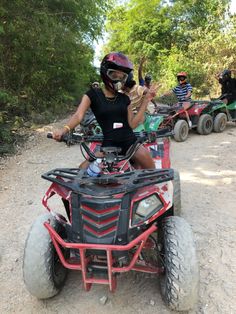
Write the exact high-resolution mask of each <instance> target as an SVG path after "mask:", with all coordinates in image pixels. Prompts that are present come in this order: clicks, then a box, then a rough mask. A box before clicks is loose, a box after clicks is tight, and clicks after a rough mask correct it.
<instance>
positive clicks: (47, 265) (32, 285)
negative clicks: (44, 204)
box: [23, 213, 67, 299]
mask: <svg viewBox="0 0 236 314" xmlns="http://www.w3.org/2000/svg"><path fill="white" fill-rule="evenodd" d="M49 219H50V224H51V226H52V227H53V228H54V229H55V230H56V231H57V233H59V234H60V235H61V236H63V234H64V235H65V231H64V230H63V227H62V225H60V224H59V223H58V222H57V221H56V220H55V218H54V217H53V216H52V215H51V214H49V213H47V214H44V215H41V216H39V217H38V218H37V219H36V221H35V222H34V223H33V225H32V227H31V229H30V232H29V234H28V237H27V240H26V244H25V250H24V261H23V277H24V282H25V285H26V288H27V289H28V291H29V292H30V293H31V294H32V295H34V296H35V297H37V298H38V299H47V298H51V297H53V296H54V295H56V294H57V293H58V292H59V291H60V290H61V288H62V287H63V285H64V283H65V280H66V277H67V269H66V268H64V267H63V265H62V264H61V262H60V259H59V257H58V255H57V253H56V250H55V248H54V246H53V243H52V241H51V238H50V235H49V233H48V230H47V229H46V228H45V227H44V225H43V223H44V222H46V221H48V220H49Z"/></svg>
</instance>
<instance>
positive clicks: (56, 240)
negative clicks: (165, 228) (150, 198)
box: [44, 222, 163, 292]
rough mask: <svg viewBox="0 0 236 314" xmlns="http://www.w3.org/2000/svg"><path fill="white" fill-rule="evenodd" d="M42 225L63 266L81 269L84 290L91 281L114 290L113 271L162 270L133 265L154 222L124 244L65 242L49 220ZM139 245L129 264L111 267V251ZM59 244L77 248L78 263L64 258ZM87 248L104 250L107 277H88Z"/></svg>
mask: <svg viewBox="0 0 236 314" xmlns="http://www.w3.org/2000/svg"><path fill="white" fill-rule="evenodd" d="M44 226H45V227H46V229H47V230H48V232H49V234H50V237H51V239H52V242H53V244H54V247H55V249H56V251H57V254H58V256H59V258H60V261H61V263H62V265H63V266H64V267H65V268H68V269H73V270H81V272H82V278H83V283H84V288H85V290H86V291H88V290H90V288H91V286H92V284H93V283H99V284H107V285H109V289H110V291H112V292H113V291H114V290H115V288H116V277H115V275H114V274H115V273H121V272H127V271H130V270H135V271H141V272H146V273H153V274H158V273H162V272H163V268H160V267H152V266H148V265H147V266H140V265H135V263H136V262H137V259H138V256H139V254H140V253H141V251H142V249H143V247H144V246H145V243H146V241H147V239H148V237H149V236H150V235H151V234H152V233H153V232H155V231H156V230H157V229H158V228H157V226H156V224H153V225H152V226H151V227H150V228H149V229H147V230H146V231H144V232H143V233H142V234H141V235H139V236H138V237H137V238H136V239H134V240H133V241H131V242H130V243H128V244H126V245H111V244H91V243H68V242H65V241H64V240H63V239H62V238H61V237H60V236H59V234H58V233H57V232H56V231H55V230H54V229H53V227H52V226H51V225H50V223H49V222H45V223H44ZM136 245H139V247H138V249H137V251H136V252H135V254H134V256H133V258H132V260H131V261H130V263H129V265H127V266H124V267H113V266H112V264H113V258H112V251H129V250H130V249H132V248H133V247H134V246H136ZM60 246H62V247H64V248H68V249H78V250H79V252H80V263H70V262H68V260H66V259H65V257H64V255H63V253H62V250H61V248H60ZM87 249H93V250H105V251H106V253H107V273H108V278H107V279H101V278H95V277H91V278H88V277H87V276H86V274H87V265H88V262H89V261H90V258H87V257H86V256H85V252H86V250H87Z"/></svg>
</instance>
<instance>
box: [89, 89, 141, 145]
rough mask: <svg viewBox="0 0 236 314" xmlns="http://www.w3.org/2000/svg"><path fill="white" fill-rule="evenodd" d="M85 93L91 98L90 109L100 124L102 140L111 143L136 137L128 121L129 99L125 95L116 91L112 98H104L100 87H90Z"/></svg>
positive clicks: (132, 139) (133, 139)
mask: <svg viewBox="0 0 236 314" xmlns="http://www.w3.org/2000/svg"><path fill="white" fill-rule="evenodd" d="M86 95H87V96H88V97H89V98H90V100H91V105H90V107H91V109H92V111H93V113H94V115H95V117H96V119H97V122H98V123H99V125H100V126H101V129H102V132H103V135H104V141H105V142H106V141H111V142H112V143H114V144H115V143H116V142H118V143H119V142H123V141H127V140H128V141H130V140H131V141H135V139H136V137H135V135H134V133H133V130H132V128H131V127H130V126H129V123H128V109H127V107H128V106H129V104H130V99H129V97H128V96H127V95H125V94H122V93H117V94H116V95H115V96H114V98H106V97H105V95H104V93H103V91H102V90H101V89H98V88H96V89H94V88H93V89H90V90H89V91H88V92H86Z"/></svg>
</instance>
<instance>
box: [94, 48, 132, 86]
mask: <svg viewBox="0 0 236 314" xmlns="http://www.w3.org/2000/svg"><path fill="white" fill-rule="evenodd" d="M132 70H133V64H132V63H131V62H130V60H129V59H128V57H127V56H126V55H124V54H123V53H121V52H111V53H109V54H107V55H106V56H105V57H104V58H103V60H102V62H101V68H100V74H101V78H102V80H103V82H104V84H105V86H107V87H108V88H110V89H112V90H114V91H118V90H119V89H121V87H122V85H124V83H125V82H126V80H127V78H128V75H129V73H130V72H131V71H132ZM117 71H119V72H121V73H118V74H119V76H117ZM120 74H121V76H120ZM122 74H123V75H122Z"/></svg>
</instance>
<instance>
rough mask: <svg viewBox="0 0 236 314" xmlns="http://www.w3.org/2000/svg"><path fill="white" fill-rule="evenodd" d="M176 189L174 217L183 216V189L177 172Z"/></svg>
mask: <svg viewBox="0 0 236 314" xmlns="http://www.w3.org/2000/svg"><path fill="white" fill-rule="evenodd" d="M173 185H174V189H173V204H174V215H175V216H180V214H181V187H180V177H179V172H178V171H177V170H175V171H174V182H173Z"/></svg>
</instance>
